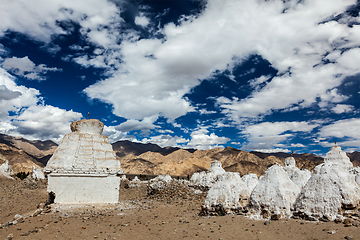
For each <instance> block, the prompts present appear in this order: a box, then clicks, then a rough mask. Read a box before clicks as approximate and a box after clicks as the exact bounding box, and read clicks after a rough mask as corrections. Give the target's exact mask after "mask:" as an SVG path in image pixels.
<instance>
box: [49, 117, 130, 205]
mask: <svg viewBox="0 0 360 240" xmlns="http://www.w3.org/2000/svg"><path fill="white" fill-rule="evenodd" d="M70 128H71V131H72V132H71V133H69V134H66V135H65V136H64V138H63V139H62V141H61V142H60V144H59V146H58V148H57V149H56V150H55V152H54V154H53V156H52V157H51V158H50V160H49V162H48V163H47V165H46V167H45V172H46V173H47V174H49V184H48V192H54V193H55V195H56V196H55V203H115V202H118V198H119V185H120V178H119V174H122V173H123V170H122V169H121V166H120V161H118V160H116V156H115V152H114V151H113V149H112V146H111V144H110V142H109V139H108V137H106V136H104V135H101V133H102V131H103V128H104V124H103V123H102V122H100V121H99V120H97V119H86V120H79V121H75V122H72V123H71V125H70Z"/></svg>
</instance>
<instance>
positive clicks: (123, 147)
mask: <svg viewBox="0 0 360 240" xmlns="http://www.w3.org/2000/svg"><path fill="white" fill-rule="evenodd" d="M112 146H113V149H114V151H115V152H116V155H117V156H118V157H125V156H127V155H129V154H134V155H135V156H138V155H140V154H142V153H145V152H157V153H161V154H162V155H168V154H170V153H172V152H174V151H177V150H179V149H180V148H177V147H164V148H162V147H160V146H158V145H156V144H152V143H146V144H143V143H136V142H130V141H127V140H125V141H118V142H115V143H112ZM187 151H189V152H194V151H195V149H187Z"/></svg>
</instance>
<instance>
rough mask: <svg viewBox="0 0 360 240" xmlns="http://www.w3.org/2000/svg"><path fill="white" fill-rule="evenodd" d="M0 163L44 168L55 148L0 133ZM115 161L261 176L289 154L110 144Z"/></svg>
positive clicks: (299, 159)
mask: <svg viewBox="0 0 360 240" xmlns="http://www.w3.org/2000/svg"><path fill="white" fill-rule="evenodd" d="M0 143H1V149H0V154H2V155H0V164H1V163H3V162H4V161H5V160H6V159H7V160H9V162H10V165H11V166H12V167H13V169H14V171H15V172H19V171H30V170H31V167H32V166H33V165H36V166H41V167H44V166H45V165H46V163H47V161H48V160H49V158H50V157H51V155H52V153H53V152H54V150H55V149H56V147H57V145H56V144H55V143H54V142H52V141H30V140H27V139H24V138H21V137H12V136H8V135H4V134H0ZM112 146H113V149H114V151H115V152H116V155H117V158H118V159H119V160H120V161H121V166H122V168H123V169H124V171H125V173H126V174H145V175H159V174H170V175H175V176H187V175H192V174H193V173H194V172H198V171H204V170H207V169H209V168H210V163H211V162H212V161H213V160H219V161H220V162H221V163H222V165H223V168H224V169H225V170H226V171H234V172H239V173H240V174H241V175H244V174H247V173H255V174H257V175H258V176H260V175H262V174H264V172H265V171H266V169H267V168H268V167H269V166H271V165H273V164H274V163H280V164H281V165H283V162H284V159H285V158H286V157H289V156H291V155H290V154H288V153H261V152H250V153H249V152H246V151H241V150H238V149H235V148H231V147H226V148H225V149H222V148H214V149H209V150H194V149H180V148H174V147H166V148H161V147H159V146H158V145H156V144H142V143H133V142H130V141H119V142H116V143H113V144H112ZM348 156H349V157H350V159H351V160H352V162H353V164H354V166H360V153H359V152H353V153H348ZM293 157H294V158H295V159H296V164H297V167H299V168H306V169H308V170H310V171H311V170H313V169H314V167H315V166H317V165H318V164H320V163H322V162H323V158H322V157H319V156H316V155H314V154H308V153H306V154H293Z"/></svg>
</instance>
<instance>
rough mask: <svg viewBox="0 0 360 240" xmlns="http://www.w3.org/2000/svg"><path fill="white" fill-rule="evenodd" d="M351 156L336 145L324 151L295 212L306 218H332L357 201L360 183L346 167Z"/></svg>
mask: <svg viewBox="0 0 360 240" xmlns="http://www.w3.org/2000/svg"><path fill="white" fill-rule="evenodd" d="M352 166H353V165H352V163H351V162H350V159H349V158H348V157H347V156H346V153H345V152H343V151H341V148H340V147H339V146H334V147H332V148H331V149H330V151H329V152H328V153H327V154H326V157H325V160H324V163H322V164H320V165H318V166H316V167H315V169H314V171H313V174H312V176H311V178H310V179H309V181H308V182H307V183H306V185H305V186H304V188H303V189H302V190H301V192H300V194H299V196H298V198H297V199H296V202H295V204H294V209H295V212H294V215H295V214H296V215H299V216H302V217H305V218H311V219H314V218H315V219H318V218H324V219H328V220H334V219H335V218H336V217H337V216H338V215H339V214H341V212H342V210H347V209H353V208H355V207H356V206H358V205H359V203H360V187H359V185H358V184H357V183H356V179H355V178H356V177H355V175H354V174H353V173H351V172H350V171H349V170H350V169H351V168H352Z"/></svg>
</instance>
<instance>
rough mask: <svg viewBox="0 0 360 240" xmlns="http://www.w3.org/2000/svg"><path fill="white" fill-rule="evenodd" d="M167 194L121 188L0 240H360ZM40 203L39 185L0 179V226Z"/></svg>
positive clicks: (347, 232)
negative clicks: (206, 211)
mask: <svg viewBox="0 0 360 240" xmlns="http://www.w3.org/2000/svg"><path fill="white" fill-rule="evenodd" d="M170 195H171V196H170ZM170 195H169V196H164V195H159V196H160V197H159V196H158V197H154V196H153V197H152V198H150V197H149V196H148V195H147V189H146V186H145V185H141V186H140V187H130V188H127V189H126V188H124V187H122V188H121V190H120V203H119V204H116V205H103V206H100V205H91V206H90V205H89V206H83V207H79V206H74V205H72V206H60V205H53V206H52V211H51V212H49V213H45V214H40V215H37V216H35V217H28V218H26V219H25V220H24V221H23V222H20V223H17V224H15V225H8V226H5V227H3V228H0V239H1V240H2V239H11V237H12V239H287V240H288V239H328V240H330V239H360V229H359V228H358V227H354V226H352V227H345V226H344V224H336V223H333V222H307V221H302V220H294V219H289V220H282V221H268V222H265V221H259V220H257V221H256V220H251V219H249V218H246V217H244V216H242V215H228V216H222V217H219V216H217V217H201V216H199V215H198V213H199V211H200V206H201V203H202V201H203V199H204V196H205V195H202V196H199V197H198V198H189V197H188V196H185V195H183V194H182V193H181V194H176V193H170ZM46 199H47V193H46V186H45V185H44V184H43V183H38V184H31V183H26V182H24V181H20V180H16V181H13V180H6V179H0V201H1V205H0V206H1V209H0V223H1V224H3V225H4V224H5V223H7V222H8V221H11V220H12V218H13V217H14V216H15V214H21V215H26V214H27V213H28V214H31V213H33V212H34V211H35V210H36V208H37V205H38V204H39V203H40V202H45V200H46Z"/></svg>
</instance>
